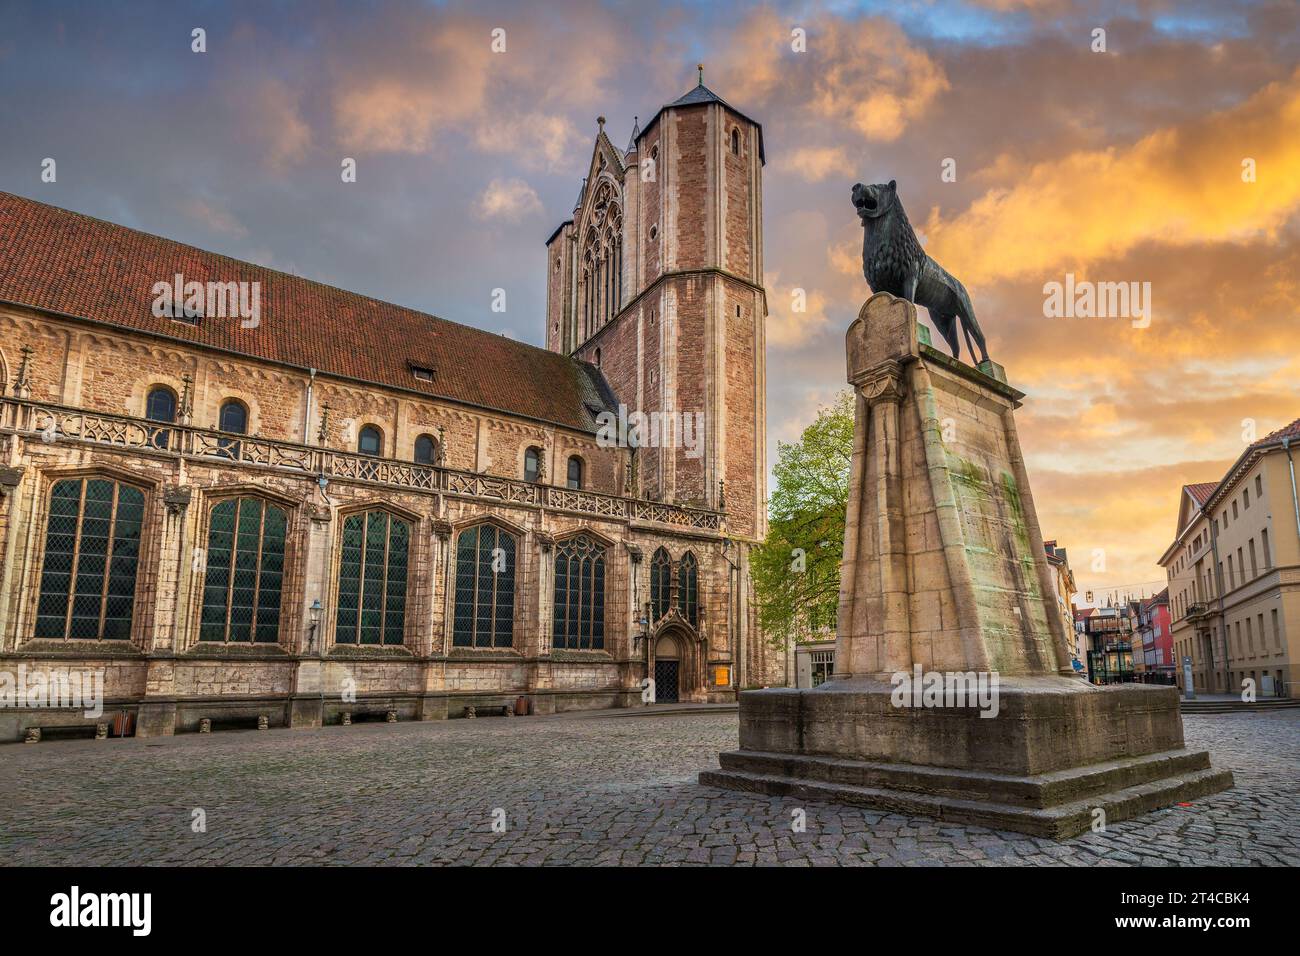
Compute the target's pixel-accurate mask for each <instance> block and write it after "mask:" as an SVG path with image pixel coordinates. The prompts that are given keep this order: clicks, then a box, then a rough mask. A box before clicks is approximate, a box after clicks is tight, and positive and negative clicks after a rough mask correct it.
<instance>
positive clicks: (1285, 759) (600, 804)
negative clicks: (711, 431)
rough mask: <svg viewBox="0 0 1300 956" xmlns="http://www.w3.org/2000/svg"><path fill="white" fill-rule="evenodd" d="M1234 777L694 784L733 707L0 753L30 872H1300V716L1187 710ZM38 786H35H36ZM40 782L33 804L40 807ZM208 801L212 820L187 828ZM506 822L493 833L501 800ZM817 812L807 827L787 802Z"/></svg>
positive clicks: (1192, 727)
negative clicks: (1003, 812)
mask: <svg viewBox="0 0 1300 956" xmlns="http://www.w3.org/2000/svg"><path fill="white" fill-rule="evenodd" d="M1184 723H1185V730H1186V736H1187V743H1188V746H1189V747H1195V748H1201V749H1208V750H1209V751H1210V754H1211V758H1212V759H1213V761H1214V764H1215V766H1216V767H1222V768H1226V769H1229V770H1232V771H1233V773H1234V774H1235V775H1236V780H1237V785H1236V787H1235V788H1233V789H1232V790H1229V791H1227V792H1225V793H1221V794H1217V795H1215V796H1213V797H1209V798H1206V799H1203V800H1198V801H1195V802H1194V803H1193V804H1192V805H1191V806H1189V807H1173V808H1170V809H1168V810H1165V811H1161V812H1158V813H1154V814H1149V815H1147V816H1145V817H1142V818H1140V819H1138V820H1130V821H1123V822H1120V823H1113V824H1111V825H1109V826H1108V827H1107V829H1106V830H1105V831H1104V832H1099V833H1092V832H1089V833H1086V834H1083V835H1081V836H1079V837H1077V838H1075V839H1074V840H1070V841H1067V842H1064V843H1056V842H1054V841H1050V840H1043V839H1041V838H1035V837H1029V836H1025V835H1022V834H1015V833H1002V832H999V831H995V830H990V829H988V828H986V827H961V826H952V825H949V824H947V823H940V822H938V821H934V820H928V819H924V818H910V817H906V816H901V815H899V814H883V813H879V812H872V811H863V810H861V809H854V808H853V807H848V806H840V805H836V804H829V803H820V802H816V801H807V802H805V803H802V804H801V803H799V802H798V801H791V800H788V799H778V798H771V797H764V796H759V795H747V794H743V793H736V792H731V791H720V790H714V789H712V788H709V787H701V786H700V785H699V784H698V783H696V781H695V775H696V774H697V773H698V772H699V771H700V770H702V769H705V768H708V767H714V766H716V765H717V754H718V752H719V751H720V750H727V749H733V748H734V747H735V746H736V734H737V721H736V715H735V714H693V715H689V716H686V715H682V716H677V715H673V716H656V717H639V718H637V719H635V720H628V719H624V718H592V717H584V718H581V719H573V718H571V717H565V716H560V717H554V718H529V719H514V720H507V719H504V718H486V719H481V720H474V721H460V720H453V721H445V722H430V723H400V724H363V725H358V726H354V727H347V728H344V727H329V728H324V729H322V730H317V731H272V732H270V733H265V734H251V733H250V734H241V733H221V734H213V735H203V736H199V735H197V734H193V735H186V736H181V737H174V738H163V739H155V740H149V741H145V740H113V741H61V742H59V741H52V742H47V743H43V744H40V745H38V746H34V747H28V746H17V745H15V746H12V747H0V858H3V859H4V860H5V861H6V862H7V863H10V864H34V865H92V866H104V865H141V864H160V865H183V864H190V865H193V864H198V865H209V866H210V865H264V864H282V863H283V864H298V865H301V864H307V865H313V864H314V865H327V866H339V865H347V864H376V865H385V866H409V865H421V866H446V865H482V866H487V865H497V866H557V865H576V864H591V865H602V866H629V865H642V864H644V865H653V866H677V865H703V864H711V865H715V866H716V865H758V866H782V865H784V866H829V865H853V866H917V865H919V866H932V865H946V866H954V865H967V866H990V865H991V866H1007V865H1016V866H1020V865H1024V866H1061V865H1068V866H1132V865H1146V866H1152V865H1157V866H1158V865H1174V866H1188V865H1204V864H1210V863H1226V864H1229V865H1239V866H1245V865H1268V866H1296V865H1300V852H1298V851H1297V846H1300V788H1297V787H1295V786H1294V783H1293V782H1294V781H1295V780H1297V779H1300V711H1285V712H1279V713H1263V714H1255V713H1249V714H1226V715H1193V716H1189V717H1187V718H1185V720H1184ZM33 781H39V785H36V784H34V783H33ZM36 791H39V793H40V799H33V794H34V792H36ZM197 808H202V809H203V810H205V811H206V814H207V820H206V826H207V830H206V832H201V833H195V832H194V831H193V830H192V829H191V820H192V813H193V810H195V809H197ZM497 808H500V809H502V810H504V811H505V815H506V829H505V832H502V833H498V832H494V830H493V822H494V810H495V809H497ZM796 809H801V810H803V811H804V812H805V816H806V824H807V830H806V832H803V833H795V832H794V831H793V829H792V824H793V822H794V816H793V814H792V811H794V810H796Z"/></svg>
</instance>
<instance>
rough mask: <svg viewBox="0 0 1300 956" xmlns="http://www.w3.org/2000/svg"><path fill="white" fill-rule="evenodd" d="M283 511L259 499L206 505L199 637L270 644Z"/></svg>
mask: <svg viewBox="0 0 1300 956" xmlns="http://www.w3.org/2000/svg"><path fill="white" fill-rule="evenodd" d="M287 523H288V522H287V520H286V517H285V512H284V510H283V509H281V508H277V507H276V506H275V505H271V504H267V503H266V502H264V501H262V500H261V499H260V498H231V499H229V500H228V501H223V502H221V503H220V504H217V505H215V506H214V507H213V509H212V516H211V519H210V521H209V524H208V553H207V570H206V572H205V573H204V576H203V611H202V615H201V617H200V621H199V640H201V641H227V642H232V643H251V642H257V643H261V644H274V643H275V642H276V641H277V640H278V639H279V636H280V596H281V589H282V586H283V582H284V539H285V529H286V527H287Z"/></svg>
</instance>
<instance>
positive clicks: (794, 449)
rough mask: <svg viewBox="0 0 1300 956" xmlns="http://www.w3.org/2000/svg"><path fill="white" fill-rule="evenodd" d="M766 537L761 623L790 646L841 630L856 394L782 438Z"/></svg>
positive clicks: (844, 395) (759, 555)
mask: <svg viewBox="0 0 1300 956" xmlns="http://www.w3.org/2000/svg"><path fill="white" fill-rule="evenodd" d="M777 458H778V460H777V464H776V468H775V469H774V474H775V477H776V490H775V491H774V492H773V493H772V497H771V501H770V502H769V504H768V533H767V540H765V541H764V542H763V544H762V545H761V546H759V547H758V548H756V549H755V550H754V552H753V555H752V557H751V571H752V573H753V579H754V590H755V593H756V596H757V598H758V606H759V622H760V624H761V625H762V627H763V630H764V632H765V633H766V634H767V635H768V638H769V640H771V641H772V642H773V643H775V644H778V645H784V644H785V643H786V642H787V641H790V640H796V641H797V640H807V639H809V638H811V637H813V636H815V635H816V634H818V632H820V631H823V630H826V629H829V630H830V631H831V632H832V633H833V632H834V629H835V617H836V612H837V611H838V609H839V598H840V561H841V559H842V558H843V556H844V521H845V512H846V508H847V503H848V497H849V465H850V463H851V462H852V458H853V395H852V393H850V392H847V391H846V392H841V393H840V395H839V396H838V397H837V398H836V400H835V403H834V404H833V405H831V406H830V407H829V408H822V409H820V410H819V411H818V413H817V420H816V421H814V422H813V423H812V424H811V425H809V426H808V427H807V428H805V429H804V430H803V434H802V435H800V436H799V440H798V441H796V442H791V443H788V444H787V443H785V442H778V443H777Z"/></svg>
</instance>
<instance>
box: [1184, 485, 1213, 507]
mask: <svg viewBox="0 0 1300 956" xmlns="http://www.w3.org/2000/svg"><path fill="white" fill-rule="evenodd" d="M1217 487H1219V483H1218V482H1217V481H1202V482H1198V483H1197V484H1194V485H1183V490H1184V491H1186V492H1187V493H1188V494H1189V495H1191V496H1192V498H1193V499H1195V501H1196V503H1197V504H1198V505H1200V506H1202V507H1204V506H1205V503H1206V502H1207V501H1209V500H1210V495H1212V494H1214V489H1215V488H1217Z"/></svg>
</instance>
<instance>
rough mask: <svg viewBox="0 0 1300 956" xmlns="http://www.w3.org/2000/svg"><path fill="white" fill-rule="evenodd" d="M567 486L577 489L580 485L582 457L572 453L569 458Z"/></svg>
mask: <svg viewBox="0 0 1300 956" xmlns="http://www.w3.org/2000/svg"><path fill="white" fill-rule="evenodd" d="M568 478H569V481H568V484H569V487H570V488H572V489H573V490H575V491H577V490H578V489H579V488H581V487H582V459H581V458H579V457H578V456H577V455H574V456H573V457H571V458H570V459H569V475H568Z"/></svg>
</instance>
